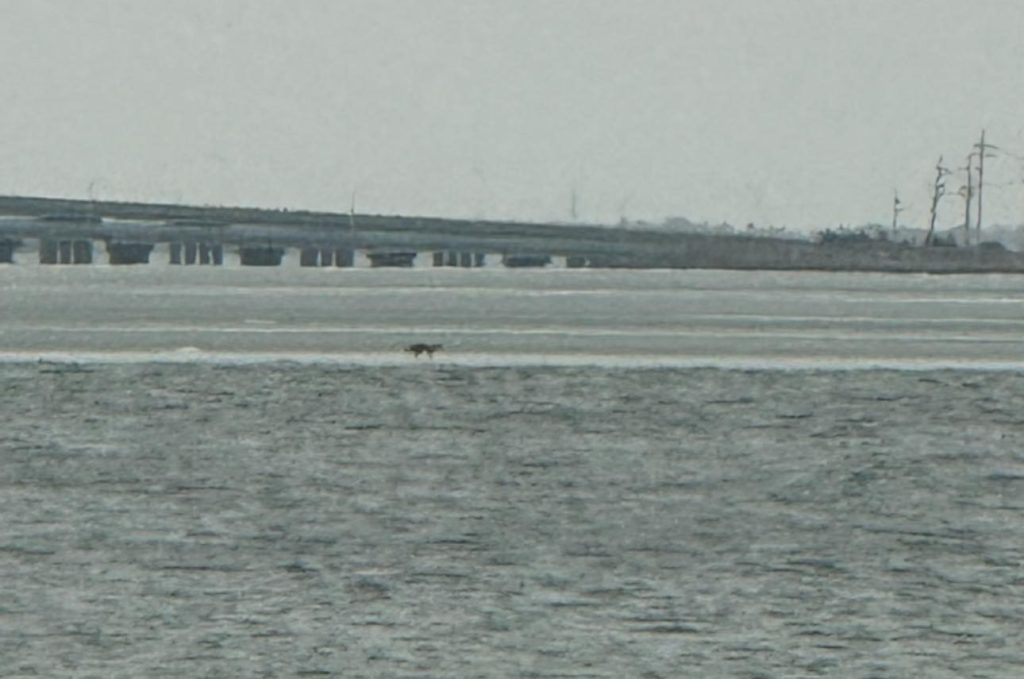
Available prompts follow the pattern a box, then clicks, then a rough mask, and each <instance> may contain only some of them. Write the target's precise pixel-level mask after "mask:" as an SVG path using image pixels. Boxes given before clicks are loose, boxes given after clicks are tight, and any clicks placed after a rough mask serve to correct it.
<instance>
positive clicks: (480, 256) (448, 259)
mask: <svg viewBox="0 0 1024 679" xmlns="http://www.w3.org/2000/svg"><path fill="white" fill-rule="evenodd" d="M483 265H484V253H482V252H463V251H460V250H439V251H437V252H435V253H434V266H459V267H463V268H466V269H470V268H473V267H480V266H483Z"/></svg>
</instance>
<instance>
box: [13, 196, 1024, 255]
mask: <svg viewBox="0 0 1024 679" xmlns="http://www.w3.org/2000/svg"><path fill="white" fill-rule="evenodd" d="M0 263H10V264H44V265H56V264H72V265H74V264H83V265H88V264H111V265H125V264H153V263H164V264H168V265H175V266H226V265H239V266H281V265H296V266H303V267H359V266H368V267H412V266H436V267H462V268H479V267H484V266H505V267H511V268H520V267H546V266H565V267H569V268H583V267H600V268H638V269H643V268H718V269H779V270H800V269H815V270H841V271H893V272H931V273H968V272H1012V273H1024V256H1022V255H1021V254H1020V253H1016V252H1010V251H1007V250H1005V249H1004V248H1001V247H993V246H992V244H982V245H981V246H975V247H971V248H966V247H964V248H956V247H943V248H939V247H913V246H909V245H904V244H897V243H890V242H884V241H870V242H857V243H827V242H826V243H813V242H810V241H803V240H784V239H779V238H766V237H752V236H743V235H731V236H730V235H708V234H695V233H681V232H668V231H664V230H656V229H646V230H641V229H635V228H622V227H604V226H593V225H566V224H541V223H523V222H509V221H474V220H456V219H443V218H433V217H405V216H397V215H393V216H389V215H363V214H339V213H327V212H308V211H288V210H266V209H256V208H226V207H198V206H183V205H161V204H148V203H117V202H109V201H83V200H71V199H53V198H30V197H18V196H7V197H4V196H0Z"/></svg>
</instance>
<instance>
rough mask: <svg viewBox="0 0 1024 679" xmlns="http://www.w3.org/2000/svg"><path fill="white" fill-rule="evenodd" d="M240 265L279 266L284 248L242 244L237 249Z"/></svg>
mask: <svg viewBox="0 0 1024 679" xmlns="http://www.w3.org/2000/svg"><path fill="white" fill-rule="evenodd" d="M238 254H239V257H240V258H241V260H242V266H281V258H282V257H284V248H275V247H270V246H268V245H256V246H253V245H244V246H242V247H240V248H239V249H238Z"/></svg>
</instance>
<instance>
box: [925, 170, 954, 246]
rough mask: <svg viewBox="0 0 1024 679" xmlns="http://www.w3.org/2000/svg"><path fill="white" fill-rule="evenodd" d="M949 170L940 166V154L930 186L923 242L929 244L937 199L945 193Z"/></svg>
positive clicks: (932, 231) (932, 233)
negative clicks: (933, 180)
mask: <svg viewBox="0 0 1024 679" xmlns="http://www.w3.org/2000/svg"><path fill="white" fill-rule="evenodd" d="M948 174H950V172H949V170H948V169H947V168H945V167H943V166H942V156H939V162H937V163H935V184H934V185H933V187H932V211H931V221H930V222H929V223H928V235H926V236H925V237H924V244H925V245H931V244H932V237H933V236H934V235H935V216H936V212H937V211H938V208H939V200H940V199H941V198H942V197H943V196H944V195H946V175H948Z"/></svg>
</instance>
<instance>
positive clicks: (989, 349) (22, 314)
mask: <svg viewBox="0 0 1024 679" xmlns="http://www.w3.org/2000/svg"><path fill="white" fill-rule="evenodd" d="M0 286H2V288H0V360H2V359H7V360H25V359H33V358H48V359H51V360H57V359H60V358H62V357H69V356H70V357H72V358H74V359H76V360H89V359H99V360H104V361H111V360H121V361H124V360H143V361H147V360H153V359H154V358H158V359H160V360H183V361H186V362H191V361H196V360H208V361H214V362H224V361H227V360H234V361H245V360H248V361H252V360H256V361H262V360H272V359H281V358H287V359H291V360H299V361H320V362H325V361H326V362H337V363H344V364H353V363H362V364H374V365H381V364H399V365H401V364H407V363H408V362H409V359H410V357H409V356H407V355H403V353H402V351H401V349H402V348H403V347H404V346H406V345H407V344H410V343H413V342H428V343H440V344H443V345H444V347H445V350H444V352H443V353H442V354H441V355H440V356H438V359H439V360H441V361H445V362H449V363H455V364H462V365H495V366H497V365H512V364H516V365H523V364H534V365H536V364H546V365H553V364H559V365H567V364H575V365H580V364H588V365H591V364H593V365H603V366H608V365H612V364H614V365H619V366H624V365H646V366H651V365H676V366H694V365H720V366H732V365H746V366H753V365H763V366H767V365H771V366H779V367H786V366H807V365H812V366H816V367H842V366H870V365H880V366H886V367H911V366H918V367H920V366H928V367H939V366H941V367H963V366H972V367H999V368H1004V367H1017V368H1019V367H1020V366H1021V365H1024V342H1022V340H1021V338H1022V337H1024V277H1021V276H1010V275H978V276H927V275H920V276H918V275H892V274H840V273H814V272H736V271H601V270H502V269H475V270H457V269H456V270H452V269H426V270H384V269H356V270H353V269H348V270H346V269H288V268H269V269H260V268H251V269H221V268H205V267H166V266H165V267H161V266H150V267H144V266H143V267H109V266H108V267H104V266H86V267H44V266H8V267H0Z"/></svg>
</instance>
